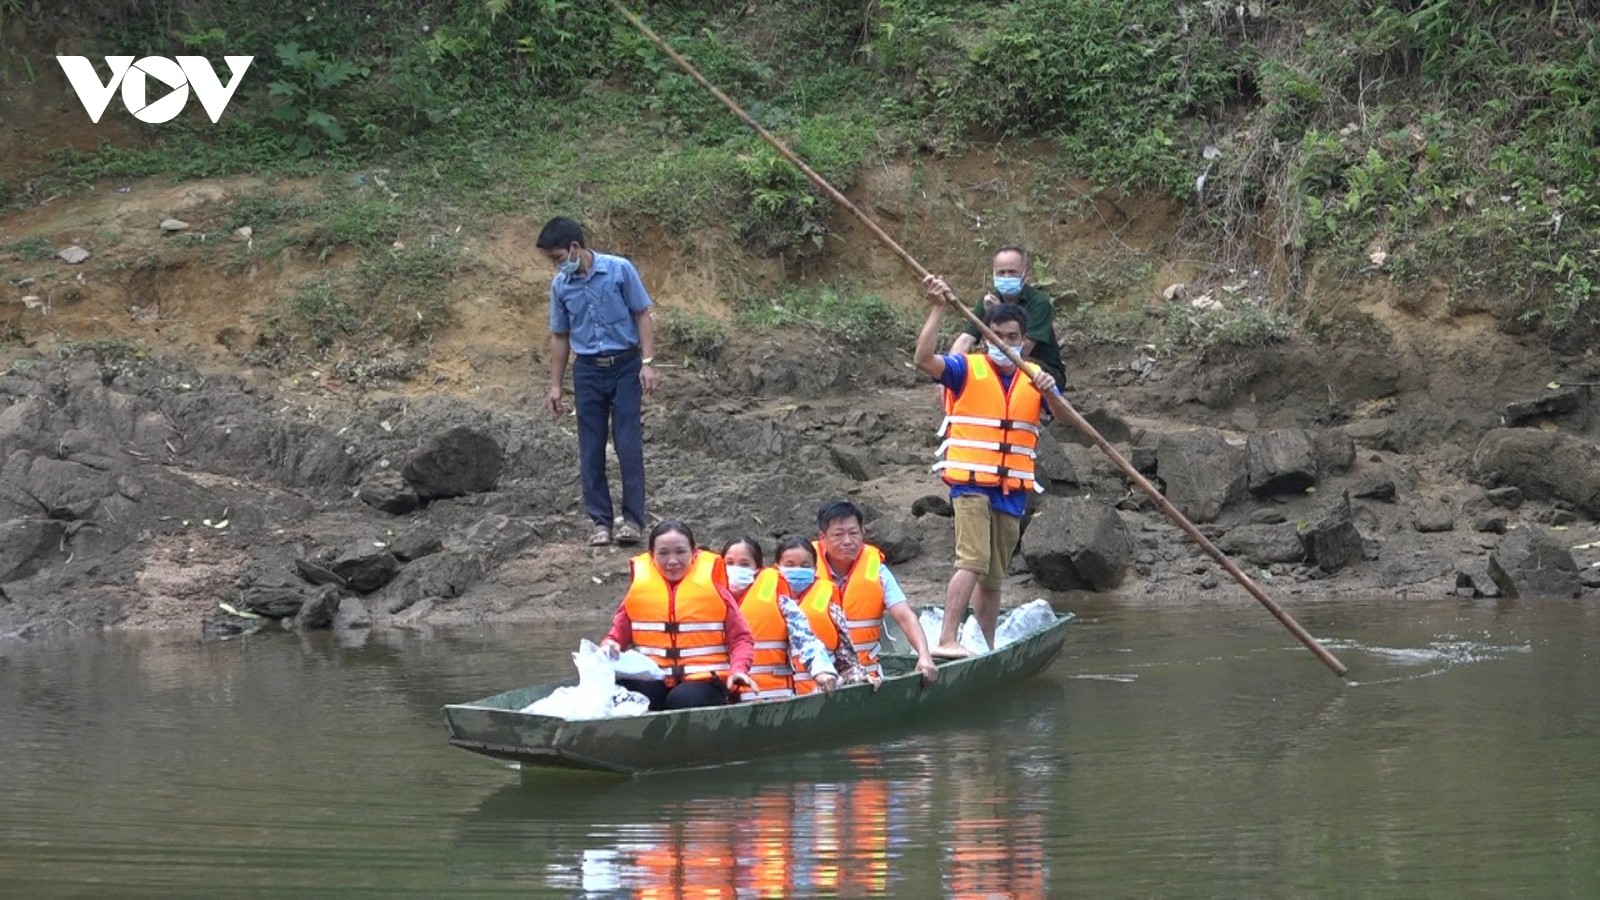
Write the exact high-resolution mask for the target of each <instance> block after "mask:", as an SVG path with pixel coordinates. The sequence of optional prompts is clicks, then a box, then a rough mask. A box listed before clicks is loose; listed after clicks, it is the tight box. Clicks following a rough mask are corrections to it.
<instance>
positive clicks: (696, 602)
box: [622, 550, 728, 687]
mask: <svg viewBox="0 0 1600 900" xmlns="http://www.w3.org/2000/svg"><path fill="white" fill-rule="evenodd" d="M727 583H728V575H727V569H726V568H725V566H724V563H723V562H722V557H720V556H718V555H716V554H715V553H708V552H706V551H705V550H701V551H699V552H698V553H696V554H695V557H694V561H693V562H691V563H690V564H689V571H688V572H687V573H685V574H684V576H683V580H682V581H679V582H678V583H677V584H668V583H667V579H666V577H665V576H664V575H662V574H661V570H660V569H659V568H657V567H656V561H655V560H654V559H653V558H651V556H650V554H648V553H641V554H639V555H638V556H635V557H634V558H633V583H632V584H631V585H629V587H628V596H627V597H626V598H624V599H623V601H622V603H623V606H624V607H626V608H627V610H628V618H629V619H630V620H631V621H632V623H633V645H634V646H635V647H637V648H638V649H639V650H640V651H641V652H642V653H644V654H645V655H647V656H649V657H650V658H651V659H653V660H655V661H656V663H657V664H658V665H660V666H661V667H662V668H663V669H666V670H667V678H666V683H667V686H668V687H672V686H673V685H676V684H677V683H678V682H680V681H701V680H705V679H708V678H711V677H712V676H713V675H715V676H717V677H719V678H723V679H726V678H727V676H728V639H727V637H726V635H724V634H723V632H722V623H723V622H724V621H726V620H727V618H728V604H727V602H726V601H724V600H723V599H722V595H721V594H719V593H718V592H717V588H718V587H719V586H726V585H727Z"/></svg>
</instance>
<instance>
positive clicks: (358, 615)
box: [333, 597, 372, 631]
mask: <svg viewBox="0 0 1600 900" xmlns="http://www.w3.org/2000/svg"><path fill="white" fill-rule="evenodd" d="M333 627H334V629H335V630H338V631H351V630H354V629H357V628H371V627H372V613H371V612H370V611H368V609H367V605H366V604H365V603H362V602H361V598H360V597H345V598H344V599H343V600H340V601H339V608H338V609H337V610H335V611H334V615H333Z"/></svg>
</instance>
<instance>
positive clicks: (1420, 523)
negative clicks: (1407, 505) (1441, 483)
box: [1411, 503, 1456, 534]
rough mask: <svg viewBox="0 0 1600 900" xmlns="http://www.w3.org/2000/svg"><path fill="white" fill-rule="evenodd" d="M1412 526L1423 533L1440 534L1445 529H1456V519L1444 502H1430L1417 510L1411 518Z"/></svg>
mask: <svg viewBox="0 0 1600 900" xmlns="http://www.w3.org/2000/svg"><path fill="white" fill-rule="evenodd" d="M1411 527H1412V528H1415V529H1416V530H1417V531H1419V532H1421V533H1422V534H1438V533H1440V532H1445V531H1455V530H1456V519H1455V516H1454V515H1452V514H1451V512H1450V510H1449V509H1448V508H1446V507H1445V506H1444V505H1442V504H1438V503H1428V504H1425V505H1423V507H1422V508H1421V509H1419V510H1417V514H1416V515H1415V516H1413V517H1412V519H1411Z"/></svg>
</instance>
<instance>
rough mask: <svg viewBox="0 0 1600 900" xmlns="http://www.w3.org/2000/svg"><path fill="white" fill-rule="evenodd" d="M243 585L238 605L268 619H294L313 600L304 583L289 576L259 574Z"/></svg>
mask: <svg viewBox="0 0 1600 900" xmlns="http://www.w3.org/2000/svg"><path fill="white" fill-rule="evenodd" d="M240 581H241V584H240V594H239V603H238V604H235V605H237V606H241V607H242V608H244V609H246V610H249V611H250V612H253V613H255V614H256V615H260V616H266V617H267V618H269V619H287V618H289V617H291V616H293V615H294V614H295V613H298V612H299V611H300V607H302V606H304V605H305V602H306V600H307V599H309V598H310V596H311V592H310V589H309V588H307V587H306V585H305V583H304V582H302V581H300V580H299V579H298V578H296V577H295V576H293V575H290V574H288V573H287V572H277V571H265V572H263V571H257V572H254V573H249V574H246V575H245V576H244V577H243V578H241V579H240Z"/></svg>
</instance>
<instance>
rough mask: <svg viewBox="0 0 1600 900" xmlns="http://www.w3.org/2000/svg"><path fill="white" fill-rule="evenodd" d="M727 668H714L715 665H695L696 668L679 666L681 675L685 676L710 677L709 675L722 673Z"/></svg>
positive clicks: (722, 666) (723, 666)
mask: <svg viewBox="0 0 1600 900" xmlns="http://www.w3.org/2000/svg"><path fill="white" fill-rule="evenodd" d="M727 668H728V667H727V666H726V665H720V666H715V665H697V666H681V667H680V669H681V670H682V672H683V674H685V675H710V674H712V673H715V672H721V671H723V670H725V669H727Z"/></svg>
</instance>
